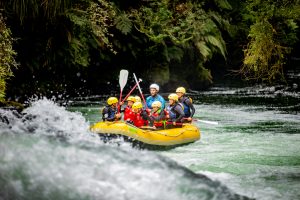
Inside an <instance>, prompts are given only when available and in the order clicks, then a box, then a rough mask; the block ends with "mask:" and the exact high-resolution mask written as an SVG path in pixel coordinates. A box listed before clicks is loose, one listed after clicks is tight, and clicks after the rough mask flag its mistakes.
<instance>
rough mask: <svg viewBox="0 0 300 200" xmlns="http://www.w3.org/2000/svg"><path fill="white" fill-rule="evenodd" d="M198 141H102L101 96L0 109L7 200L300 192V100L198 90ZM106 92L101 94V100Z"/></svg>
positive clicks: (2, 185) (287, 195) (288, 95)
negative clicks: (168, 145) (159, 146)
mask: <svg viewBox="0 0 300 200" xmlns="http://www.w3.org/2000/svg"><path fill="white" fill-rule="evenodd" d="M192 97H193V99H194V103H195V106H196V110H197V111H196V114H195V117H196V118H199V119H203V120H210V121H217V122H218V123H219V124H218V125H211V124H205V123H200V122H194V123H195V124H196V125H197V126H198V127H199V128H200V130H201V139H200V140H199V141H197V142H194V143H191V144H188V145H184V146H179V147H176V148H173V149H169V150H147V149H143V150H141V149H138V148H133V147H132V146H131V145H130V144H129V143H126V142H122V141H120V140H119V141H117V142H116V143H110V144H104V143H103V142H102V141H101V140H99V138H98V137H97V136H96V135H95V134H93V133H91V132H90V131H89V125H90V124H92V123H95V122H97V121H98V120H100V112H99V110H100V107H101V106H103V103H104V101H103V99H104V98H103V97H101V96H97V97H87V98H82V99H75V100H74V101H73V102H72V103H71V104H69V106H67V107H64V106H59V105H58V104H57V103H55V102H54V101H51V100H48V99H40V100H35V101H32V102H31V105H30V106H29V107H28V108H26V109H25V110H24V111H23V114H22V115H18V114H16V113H15V112H13V111H9V110H1V109H0V116H2V117H1V118H0V119H1V120H0V127H1V131H0V163H1V164H0V199H1V198H2V199H120V200H121V199H122V200H123V199H247V198H253V199H300V186H299V185H300V154H299V152H300V115H299V107H300V105H299V104H300V103H299V102H300V101H299V99H300V97H299V94H297V93H293V92H276V91H275V92H274V91H273V90H272V88H271V89H270V88H267V89H259V88H250V89H247V88H246V89H242V90H241V89H232V88H215V89H214V90H212V91H208V92H201V93H197V94H194V95H192ZM99 99H100V100H99Z"/></svg>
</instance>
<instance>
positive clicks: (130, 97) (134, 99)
mask: <svg viewBox="0 0 300 200" xmlns="http://www.w3.org/2000/svg"><path fill="white" fill-rule="evenodd" d="M126 101H132V102H133V103H134V102H136V98H135V97H134V96H129V97H128V98H127V99H126Z"/></svg>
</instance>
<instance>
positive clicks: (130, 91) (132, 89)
mask: <svg viewBox="0 0 300 200" xmlns="http://www.w3.org/2000/svg"><path fill="white" fill-rule="evenodd" d="M139 82H141V79H140V80H139ZM137 86H138V84H135V86H133V88H132V89H131V90H130V91H129V93H128V94H127V95H126V97H125V98H124V99H123V101H122V103H124V101H126V99H127V98H128V97H129V96H130V95H131V93H132V92H133V90H134V89H135V88H136V87H137Z"/></svg>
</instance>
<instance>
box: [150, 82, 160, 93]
mask: <svg viewBox="0 0 300 200" xmlns="http://www.w3.org/2000/svg"><path fill="white" fill-rule="evenodd" d="M151 88H153V89H156V90H157V92H158V91H159V85H157V84H156V83H153V84H151V85H150V89H151Z"/></svg>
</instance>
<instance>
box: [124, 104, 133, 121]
mask: <svg viewBox="0 0 300 200" xmlns="http://www.w3.org/2000/svg"><path fill="white" fill-rule="evenodd" d="M134 117H135V115H134V112H133V111H132V109H131V108H130V107H128V106H127V107H126V108H125V110H124V120H125V121H126V120H127V119H128V120H130V121H133V119H134Z"/></svg>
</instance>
